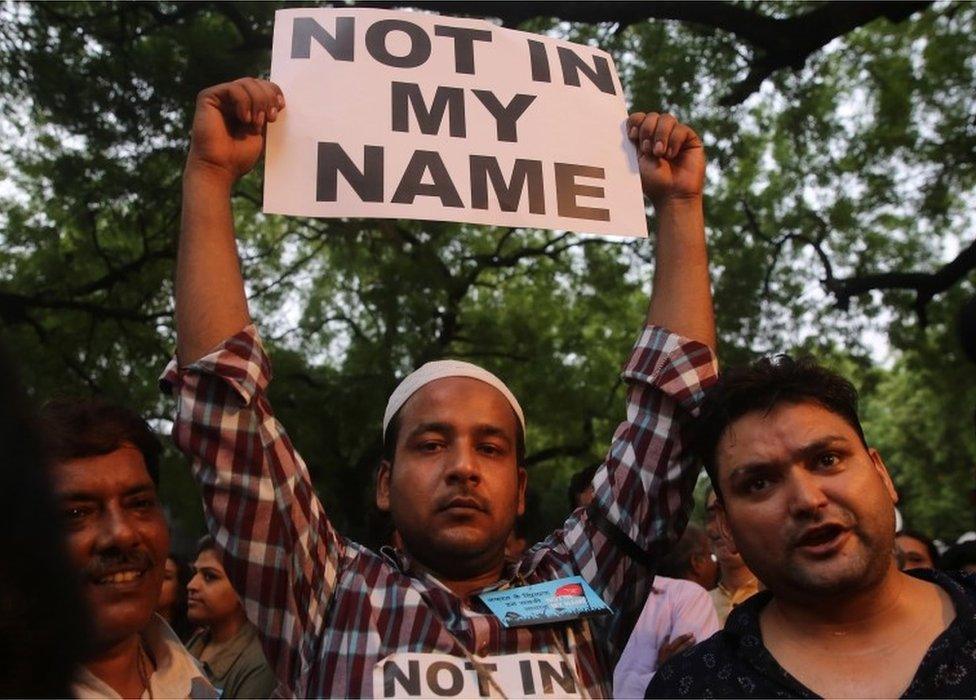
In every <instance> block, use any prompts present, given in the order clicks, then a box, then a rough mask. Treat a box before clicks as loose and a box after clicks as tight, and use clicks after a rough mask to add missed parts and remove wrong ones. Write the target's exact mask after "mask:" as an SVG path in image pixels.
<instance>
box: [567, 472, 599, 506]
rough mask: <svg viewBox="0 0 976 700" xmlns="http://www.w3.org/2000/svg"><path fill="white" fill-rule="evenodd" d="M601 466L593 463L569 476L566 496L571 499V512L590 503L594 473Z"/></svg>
mask: <svg viewBox="0 0 976 700" xmlns="http://www.w3.org/2000/svg"><path fill="white" fill-rule="evenodd" d="M599 468H600V465H599V464H591V465H590V466H588V467H586V468H585V469H581V470H580V471H578V472H576V473H575V474H573V475H572V476H571V477H570V478H569V488H568V489H567V492H566V496H567V498H568V500H569V510H570V512H572V511H574V510H576V509H577V508H585V507H586V506H588V505H590V501H592V500H593V475H594V474H596V470H597V469H599Z"/></svg>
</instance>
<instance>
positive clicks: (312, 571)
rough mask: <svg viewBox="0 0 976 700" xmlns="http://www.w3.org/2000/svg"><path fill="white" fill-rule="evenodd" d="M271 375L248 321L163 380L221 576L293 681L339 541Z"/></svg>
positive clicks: (307, 659)
mask: <svg viewBox="0 0 976 700" xmlns="http://www.w3.org/2000/svg"><path fill="white" fill-rule="evenodd" d="M214 378H218V379H219V380H222V381H214ZM270 380H271V365H270V363H269V361H268V357H267V355H266V354H265V351H264V348H263V346H262V344H261V340H260V338H259V337H258V334H257V330H256V329H255V328H254V326H253V325H249V326H247V327H246V328H245V329H243V330H242V331H240V332H239V333H238V334H236V335H235V336H233V337H231V338H230V339H228V340H227V341H225V342H224V343H222V344H221V345H220V346H219V347H218V348H217V349H216V350H215V351H214V352H212V353H210V354H209V355H207V356H205V357H203V358H201V359H200V360H198V361H196V362H194V363H193V364H191V365H189V366H187V367H183V368H179V367H178V365H177V364H176V361H175V359H174V360H173V361H171V362H170V364H169V366H168V367H167V368H166V371H165V372H164V374H163V377H162V379H161V384H162V387H163V389H164V390H165V391H170V392H172V393H173V394H175V395H176V397H177V411H176V421H175V423H174V426H173V439H174V441H175V442H176V444H177V446H178V447H179V448H180V450H182V451H183V452H185V453H187V454H188V455H190V456H191V457H192V458H193V462H192V469H193V475H194V477H195V479H196V481H197V483H198V484H200V486H201V490H202V493H203V500H204V505H205V510H206V517H207V526H208V530H209V531H210V533H211V534H212V535H213V537H214V539H215V541H216V543H217V545H218V546H219V547H220V548H221V549H222V550H223V551H224V557H223V559H224V563H225V567H226V568H227V572H228V575H229V576H230V577H231V580H232V582H233V583H234V587H235V589H236V590H237V591H238V592H240V593H241V598H242V599H243V601H244V605H245V611H246V612H247V616H248V618H249V619H250V620H251V621H252V622H253V623H254V624H255V625H256V626H257V627H258V629H259V630H261V632H262V637H263V644H264V649H265V654H266V656H267V658H268V659H270V660H271V661H272V663H273V665H274V666H275V672H276V675H277V677H278V678H279V679H293V680H294V679H298V678H301V677H303V676H304V675H306V673H307V671H308V669H309V667H310V665H311V664H312V661H313V659H314V656H315V651H314V650H315V648H316V646H317V642H318V637H319V635H320V633H321V627H322V623H323V619H324V616H325V610H326V608H327V606H328V605H329V602H330V600H331V597H332V593H333V592H334V590H335V582H336V577H337V572H338V562H339V559H340V558H341V556H342V552H343V549H344V546H345V545H344V542H343V541H342V540H341V538H339V537H338V535H337V534H336V533H335V531H334V530H333V529H332V526H331V524H330V523H329V521H328V519H327V518H326V515H325V512H324V511H323V510H322V504H321V502H320V501H319V499H318V497H317V496H316V495H315V491H314V488H313V486H312V481H311V478H310V477H309V474H308V469H307V468H306V466H305V463H304V462H303V461H302V458H301V457H300V456H299V454H298V452H297V451H296V450H295V448H294V447H293V446H292V444H291V441H290V440H289V438H288V435H287V434H286V433H285V430H284V428H282V426H281V424H279V423H278V421H277V420H276V419H275V417H274V415H273V414H272V412H271V407H270V405H269V404H268V399H267V395H266V389H267V386H268V382H269V381H270ZM287 690H288V691H290V693H291V694H296V693H300V689H299V688H296V687H294V686H292V687H290V688H287Z"/></svg>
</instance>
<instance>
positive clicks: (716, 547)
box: [705, 491, 745, 569]
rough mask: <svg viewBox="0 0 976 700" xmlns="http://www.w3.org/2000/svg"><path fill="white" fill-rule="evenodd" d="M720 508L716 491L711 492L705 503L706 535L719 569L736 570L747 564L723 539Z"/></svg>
mask: <svg viewBox="0 0 976 700" xmlns="http://www.w3.org/2000/svg"><path fill="white" fill-rule="evenodd" d="M720 508H721V507H720V506H719V504H718V497H717V496H716V495H715V492H714V491H710V492H709V494H708V498H707V499H706V501H705V533H706V534H707V535H708V541H709V543H710V544H711V546H712V553H713V554H715V559H716V560H717V561H718V565H719V567H721V568H724V569H736V568H739V567H741V566H744V565H745V564H744V563H743V561H742V555H741V554H739V553H738V552H737V551H735V550H734V549H733V548H732V547H731V546H729V543H728V542H726V540H725V538H724V537H722V531H721V529H720V528H719V523H718V512H719V510H720Z"/></svg>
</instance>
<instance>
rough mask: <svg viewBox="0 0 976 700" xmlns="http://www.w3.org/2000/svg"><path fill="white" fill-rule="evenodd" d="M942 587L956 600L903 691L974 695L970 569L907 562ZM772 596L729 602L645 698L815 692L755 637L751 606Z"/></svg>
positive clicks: (974, 596) (974, 599) (975, 612)
mask: <svg viewBox="0 0 976 700" xmlns="http://www.w3.org/2000/svg"><path fill="white" fill-rule="evenodd" d="M909 573H911V574H912V575H914V576H916V577H918V578H920V579H923V580H925V581H931V582H932V583H935V584H937V585H939V586H942V588H944V589H945V591H946V593H948V594H949V597H950V598H952V603H953V605H954V606H955V608H956V618H955V619H954V620H953V621H952V624H950V625H949V627H948V628H947V629H946V630H945V631H944V632H943V633H942V634H940V635H939V636H938V637H936V639H935V641H934V642H932V646H930V647H929V650H928V651H927V652H926V654H925V656H924V657H923V658H922V662H921V663H920V664H919V667H918V670H917V671H916V672H915V677H914V678H913V679H912V682H911V684H910V685H909V686H908V689H907V690H906V691H905V694H904V695H902V697H904V698H974V697H976V575H974V574H966V573H962V572H953V573H951V574H947V573H945V572H941V571H933V570H931V569H915V570H913V571H911V572H909ZM771 598H772V594H771V593H770V592H769V591H760V592H759V593H757V594H756V595H754V596H752V597H751V598H749V599H748V600H747V601H745V602H744V603H742V604H741V605H739V606H738V607H737V608H735V609H734V610H733V611H732V613H731V614H730V615H729V619H728V620H727V621H726V623H725V629H723V630H720V631H719V632H716V633H715V634H714V635H712V636H711V637H709V638H708V639H706V640H705V641H704V642H702V643H701V644H698V645H697V646H694V647H692V648H691V649H688V650H687V651H684V652H682V653H681V654H678V655H677V656H674V657H672V658H671V659H669V660H668V661H667V662H666V663H665V664H664V665H663V666H662V667H661V668H660V669H659V670H658V672H657V673H656V674H654V678H652V679H651V682H650V685H648V686H647V693H646V696H645V697H648V698H816V697H819V696H818V695H817V694H816V693H814V692H813V691H812V690H810V689H809V688H807V687H806V686H805V685H803V684H802V683H800V681H798V680H797V679H796V678H794V677H793V676H791V675H790V674H789V673H787V672H786V670H785V669H784V668H783V667H782V666H780V665H779V664H778V663H777V662H776V659H774V658H773V655H772V654H770V653H769V650H768V649H766V647H765V646H764V645H763V641H762V633H761V632H760V630H759V613H760V612H761V611H762V609H763V607H765V605H766V603H768V602H769V600H770V599H771Z"/></svg>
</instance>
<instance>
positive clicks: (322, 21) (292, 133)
mask: <svg viewBox="0 0 976 700" xmlns="http://www.w3.org/2000/svg"><path fill="white" fill-rule="evenodd" d="M271 79H272V80H273V81H274V82H276V83H277V84H278V85H279V86H281V89H282V91H283V92H284V94H285V100H286V109H285V110H284V111H283V112H282V113H281V115H280V116H279V118H278V120H277V121H276V122H275V123H274V124H271V125H269V127H268V140H267V154H266V161H265V187H264V211H265V212H268V213H276V214H292V215H300V216H320V217H376V218H406V219H427V220H436V221H462V222H469V223H475V224H490V225H499V226H513V227H532V228H550V229H559V230H571V231H579V232H585V233H595V234H611V235H624V236H646V235H647V220H646V215H645V209H644V199H643V195H642V193H641V188H640V177H639V174H638V168H637V155H636V152H635V149H634V147H633V145H632V144H631V143H630V142H629V140H628V139H627V129H626V119H627V109H626V106H625V104H624V100H623V92H622V90H621V86H620V80H619V78H618V77H617V72H616V69H615V68H614V65H613V60H612V58H611V57H610V55H609V54H607V53H606V52H604V51H601V50H599V49H596V48H593V47H590V46H583V45H580V44H573V43H571V42H567V41H561V40H557V39H552V38H549V37H543V36H539V35H535V34H529V33H526V32H519V31H514V30H509V29H502V28H500V27H497V26H495V25H493V24H490V23H488V22H484V21H479V20H469V19H457V18H451V17H441V16H438V15H430V14H424V13H420V12H393V11H386V10H371V9H347V8H341V9H335V8H322V9H318V8H303V9H290V10H279V11H278V12H276V13H275V27H274V45H273V49H272V63H271Z"/></svg>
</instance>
